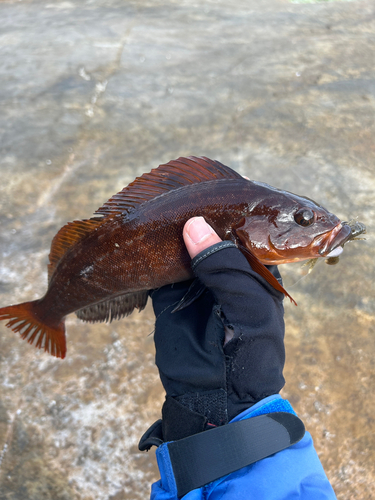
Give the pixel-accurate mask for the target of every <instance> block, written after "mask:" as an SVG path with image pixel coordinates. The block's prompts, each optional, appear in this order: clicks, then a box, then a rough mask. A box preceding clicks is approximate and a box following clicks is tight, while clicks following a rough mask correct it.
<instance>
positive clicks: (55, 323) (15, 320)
mask: <svg viewBox="0 0 375 500" xmlns="http://www.w3.org/2000/svg"><path fill="white" fill-rule="evenodd" d="M42 313H43V314H42ZM0 320H8V323H7V324H6V326H7V327H8V328H11V329H12V330H13V331H14V332H18V333H19V334H20V335H21V337H22V338H23V339H25V340H27V341H28V342H29V344H33V343H34V342H35V347H37V348H39V349H43V348H44V351H45V352H49V353H50V354H52V356H56V357H57V358H65V354H66V341H65V324H64V319H61V318H59V319H57V320H56V318H53V317H51V316H48V315H46V314H45V310H44V309H42V306H41V300H33V301H31V302H24V303H22V304H16V305H13V306H8V307H2V308H0Z"/></svg>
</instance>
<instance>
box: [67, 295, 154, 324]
mask: <svg viewBox="0 0 375 500" xmlns="http://www.w3.org/2000/svg"><path fill="white" fill-rule="evenodd" d="M147 298H148V290H141V291H140V292H134V293H126V294H124V295H119V296H117V297H115V298H113V299H110V300H105V301H102V302H98V303H97V304H93V305H91V306H87V307H84V308H82V309H79V310H78V311H76V316H77V317H78V318H79V319H81V320H82V321H87V322H89V323H99V322H109V323H110V322H111V321H113V320H114V319H121V318H123V317H124V316H129V314H131V313H132V312H133V311H134V309H135V308H137V309H138V310H139V311H142V309H144V308H145V307H146V304H147Z"/></svg>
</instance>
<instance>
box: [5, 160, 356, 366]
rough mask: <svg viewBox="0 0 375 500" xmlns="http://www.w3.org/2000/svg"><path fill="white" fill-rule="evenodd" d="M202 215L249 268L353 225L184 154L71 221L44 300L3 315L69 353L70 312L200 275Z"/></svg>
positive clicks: (341, 235) (122, 309) (94, 313)
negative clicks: (194, 226)
mask: <svg viewBox="0 0 375 500" xmlns="http://www.w3.org/2000/svg"><path fill="white" fill-rule="evenodd" d="M194 216H203V217H204V218H205V219H206V221H207V222H208V223H209V224H210V225H211V226H212V227H213V228H214V229H215V231H216V232H217V233H218V235H219V236H220V237H221V238H222V239H223V240H232V241H234V242H235V243H236V244H237V245H238V247H239V248H240V250H242V251H243V253H244V255H245V256H246V258H247V259H248V261H249V263H250V265H251V266H252V267H253V268H254V269H255V270H256V271H257V272H259V273H260V274H261V275H263V276H264V277H265V279H266V280H267V281H269V282H270V283H271V284H272V285H273V286H275V288H277V289H279V290H281V291H283V292H284V293H285V294H286V295H288V294H287V292H286V291H285V290H284V289H283V288H282V286H281V285H280V284H279V283H278V281H277V280H276V279H275V278H274V277H273V275H272V274H271V273H270V272H269V271H268V270H267V268H266V267H265V266H264V265H265V264H282V263H286V262H295V261H299V260H305V259H311V258H316V257H324V256H328V255H329V254H330V252H331V251H332V250H334V249H335V248H337V247H339V246H340V245H343V244H344V243H345V242H346V241H347V240H348V239H349V237H350V235H351V229H350V228H349V227H348V226H345V225H343V224H341V222H340V220H339V219H338V218H337V217H336V216H335V215H333V214H331V213H330V212H328V211H327V210H325V209H324V208H323V207H321V206H319V205H318V204H316V203H315V202H313V201H312V200H310V199H308V198H303V197H300V196H297V195H294V194H292V193H288V192H286V191H282V190H279V189H276V188H273V187H271V186H269V185H267V184H264V183H258V182H254V181H249V180H246V179H244V178H243V177H242V176H241V175H239V174H238V173H236V172H235V171H233V170H231V169H230V168H229V167H226V166H224V165H222V164H221V163H219V162H216V161H212V160H209V159H207V158H196V157H190V158H179V159H178V160H175V161H171V162H169V163H168V164H166V165H161V166H159V168H157V169H154V170H153V171H151V172H150V173H149V174H144V175H143V176H141V177H140V178H137V179H136V180H135V181H134V182H133V183H131V184H130V185H129V186H128V187H126V188H124V189H123V190H122V191H121V192H120V193H118V194H117V195H115V196H114V197H113V198H111V199H110V200H108V202H107V203H105V204H104V205H103V206H102V207H101V208H99V209H98V210H97V212H96V213H95V214H94V217H93V218H91V219H87V220H83V221H75V222H72V223H68V224H67V225H66V226H64V227H63V228H61V230H60V231H59V232H58V233H57V235H56V236H55V238H54V239H53V241H52V245H51V253H50V264H49V269H48V271H49V285H48V290H47V292H46V294H45V296H44V297H43V298H41V299H39V300H36V301H32V302H26V303H23V304H18V305H14V306H8V307H4V308H1V309H0V320H1V319H6V320H8V323H7V326H9V327H10V328H12V329H13V330H14V331H18V332H20V334H21V336H22V337H23V338H26V339H27V340H28V341H29V342H30V343H33V342H35V345H36V347H44V349H45V350H46V351H48V352H50V353H51V354H53V355H55V356H57V357H61V358H64V357H65V353H66V344H65V327H64V318H65V317H66V316H67V315H68V314H69V313H72V312H76V313H77V316H78V317H79V318H81V319H83V320H86V321H106V320H109V319H113V318H119V317H122V316H124V315H126V314H130V313H131V312H132V310H133V309H134V308H138V309H139V310H141V309H143V308H144V306H145V305H146V302H147V296H148V291H149V290H150V289H153V288H158V287H160V286H163V285H166V284H169V283H175V282H179V281H184V280H187V279H189V278H191V277H192V271H191V268H190V257H189V255H188V253H187V251H186V248H185V245H184V242H183V238H182V231H183V227H184V224H185V223H186V221H187V220H188V219H189V218H191V217H194Z"/></svg>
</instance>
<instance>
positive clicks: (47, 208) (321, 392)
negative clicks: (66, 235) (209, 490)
mask: <svg viewBox="0 0 375 500" xmlns="http://www.w3.org/2000/svg"><path fill="white" fill-rule="evenodd" d="M0 20H1V22H0V75H1V76H0V78H1V86H0V109H1V113H0V146H1V155H0V172H1V185H0V193H1V194H0V224H1V226H0V227H1V231H0V255H1V263H0V304H1V305H8V304H10V303H16V302H21V301H24V300H31V299H34V298H37V297H40V296H41V295H42V294H43V293H44V291H45V286H46V263H47V257H48V253H49V245H50V241H51V239H52V238H53V236H54V234H55V233H56V232H57V230H58V229H59V228H60V227H61V226H62V225H63V224H64V223H65V222H66V221H68V220H74V219H80V218H87V217H89V216H91V214H92V213H93V212H94V210H96V209H97V208H98V207H99V206H100V205H101V204H102V203H103V202H104V201H105V200H106V199H108V198H109V197H110V196H111V195H112V194H114V193H115V192H117V191H119V190H120V189H121V188H122V187H123V186H125V185H127V184H128V183H129V182H130V181H131V180H133V178H134V177H135V176H136V175H139V174H141V173H142V172H145V171H149V170H150V169H151V168H153V167H155V166H157V165H158V164H160V163H163V162H166V161H168V160H170V159H173V158H177V157H178V156H181V155H189V154H195V155H205V156H208V157H211V158H215V159H218V160H220V161H221V162H223V163H225V164H228V165H230V166H232V167H233V168H235V169H237V170H238V171H239V172H241V173H242V174H244V175H248V176H249V177H250V178H253V179H256V180H260V181H265V182H269V183H270V184H272V185H275V186H278V187H280V188H283V189H287V190H290V191H293V192H296V193H298V194H302V195H306V196H309V197H311V198H313V199H316V201H318V202H319V203H321V204H322V205H323V206H325V207H327V208H328V209H330V210H331V211H332V212H334V213H336V214H337V215H338V216H339V217H341V218H342V219H344V220H348V219H350V218H354V217H358V218H359V220H361V221H363V222H364V223H365V224H366V225H367V227H368V238H367V241H365V242H354V243H351V244H350V245H347V246H346V248H345V251H344V254H343V256H342V258H341V259H340V263H339V264H338V265H337V266H327V265H325V264H324V263H323V262H322V263H320V264H319V265H318V266H316V268H315V269H314V270H313V272H312V273H311V274H310V275H309V276H307V277H306V278H304V279H302V280H301V281H299V282H298V283H295V284H293V283H294V282H295V281H296V280H297V279H298V276H299V271H298V270H296V269H295V268H294V267H293V268H291V267H290V266H289V267H288V266H282V267H281V271H282V273H283V275H284V277H285V281H286V283H287V285H288V291H289V292H290V293H291V294H292V295H293V297H294V298H295V299H296V300H297V302H298V307H294V306H293V305H291V304H289V303H286V324H287V335H286V348H287V364H286V369H285V376H286V379H287V384H286V386H285V389H284V390H283V395H284V396H286V397H288V398H289V399H290V401H291V402H292V404H293V405H294V407H295V409H296V410H297V412H298V413H299V415H300V416H301V417H302V418H303V420H304V421H305V424H306V427H307V428H308V430H309V431H310V432H311V433H312V435H313V437H314V440H315V444H316V448H317V450H318V453H319V456H320V457H321V460H322V462H323V464H324V467H325V469H326V471H327V474H328V476H329V478H330V480H331V482H332V484H333V486H334V488H335V491H336V493H337V496H338V498H339V499H342V500H344V499H351V498H356V499H359V500H364V499H370V498H372V497H373V491H374V488H375V466H374V464H375V438H374V436H375V432H374V431H375V423H374V414H375V403H374V398H373V389H374V386H375V385H374V383H375V380H374V379H375V365H374V352H375V349H374V348H375V337H374V333H375V332H374V330H375V328H374V314H375V305H374V295H375V293H374V257H375V255H374V249H373V245H372V242H373V237H372V235H373V234H374V215H375V210H374V192H375V167H374V159H375V146H374V139H373V138H374V136H375V124H374V111H375V70H374V68H375V52H374V42H375V7H374V4H373V2H370V1H363V2H360V1H358V2H357V1H354V2H324V3H319V2H318V3H291V2H288V1H274V0H270V1H267V2H258V1H255V0H247V1H244V0H239V1H237V2H236V4H235V7H234V4H233V3H232V2H229V1H228V0H217V1H214V0H212V1H208V0H203V1H202V2H193V1H187V0H185V1H180V2H173V1H172V0H167V1H165V2H161V1H160V2H159V1H157V0H155V1H153V2H151V1H150V2H147V1H133V2H131V1H127V2H123V1H116V0H106V1H95V0H92V1H86V2H85V1H78V0H76V1H63V2H60V1H55V2H51V3H48V2H41V1H33V0H30V1H17V2H16V1H1V2H0ZM153 321H154V318H153V314H152V312H151V310H150V308H149V307H148V308H147V309H146V311H144V312H142V313H141V314H137V313H135V314H133V315H132V316H130V317H129V318H127V319H124V320H122V321H119V322H114V323H112V324H110V325H106V324H96V325H88V324H85V323H82V322H80V321H79V320H77V319H76V318H75V316H73V315H72V316H69V317H68V320H67V330H68V355H67V358H66V359H65V360H64V361H61V360H58V359H54V358H52V357H50V356H48V355H46V354H43V353H42V352H39V351H37V350H36V349H34V348H33V347H30V346H29V345H28V344H27V343H26V342H24V341H22V340H20V339H19V337H18V336H17V335H16V334H14V333H13V332H11V331H10V330H8V329H7V328H5V326H4V324H1V325H0V346H1V348H0V499H1V500H24V499H26V498H27V499H30V500H39V499H46V500H49V499H54V500H63V499H64V500H65V499H69V500H91V499H94V498H95V499H96V500H107V499H108V500H125V499H126V500H127V499H132V500H137V499H141V498H142V499H143V498H147V496H148V493H149V489H150V484H151V482H152V481H154V480H156V479H157V477H158V472H157V468H156V465H155V458H154V456H153V452H150V453H149V454H140V453H139V452H138V451H137V442H138V439H139V437H140V436H141V434H142V433H143V432H144V430H145V429H146V428H147V427H148V426H149V425H150V424H151V423H152V422H153V421H154V420H156V419H157V418H159V416H160V407H161V404H162V402H163V398H164V396H163V391H162V388H161V385H160V383H159V381H158V375H157V371H156V368H155V367H154V350H153V339H152V335H150V333H151V332H152V329H153Z"/></svg>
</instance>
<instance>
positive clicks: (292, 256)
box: [233, 186, 351, 265]
mask: <svg viewBox="0 0 375 500" xmlns="http://www.w3.org/2000/svg"><path fill="white" fill-rule="evenodd" d="M267 187H268V186H267ZM273 190H274V193H273V194H272V195H271V196H269V197H267V198H264V199H263V200H262V201H261V202H259V203H258V204H257V205H256V206H255V207H252V209H251V211H250V213H249V214H245V216H244V217H243V218H242V219H241V220H240V221H239V223H238V224H237V225H236V226H235V227H234V228H233V229H234V233H235V235H236V237H237V238H238V239H239V240H240V242H241V244H242V245H243V246H245V247H246V248H247V250H249V251H250V252H251V253H252V254H253V255H255V257H257V258H258V260H260V261H261V262H262V263H263V264H267V265H271V264H286V263H289V262H298V261H302V260H306V259H312V258H317V257H327V256H329V255H330V254H332V255H338V254H339V253H341V251H342V245H343V244H344V243H345V242H346V241H348V239H349V238H350V236H351V229H350V227H349V226H348V225H345V224H342V223H341V221H340V219H339V218H338V217H336V215H334V214H332V213H330V212H328V210H326V209H325V208H323V207H322V206H320V205H319V204H317V203H316V202H314V201H313V200H311V199H309V198H304V197H302V196H297V195H295V194H292V193H288V192H286V191H280V190H277V189H273ZM334 250H335V252H333V251H334Z"/></svg>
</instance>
